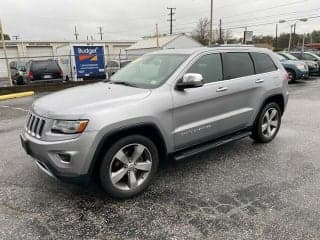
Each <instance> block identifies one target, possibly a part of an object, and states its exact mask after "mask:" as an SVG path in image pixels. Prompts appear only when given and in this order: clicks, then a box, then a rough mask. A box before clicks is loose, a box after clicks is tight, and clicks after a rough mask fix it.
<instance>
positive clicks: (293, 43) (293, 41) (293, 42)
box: [291, 23, 297, 48]
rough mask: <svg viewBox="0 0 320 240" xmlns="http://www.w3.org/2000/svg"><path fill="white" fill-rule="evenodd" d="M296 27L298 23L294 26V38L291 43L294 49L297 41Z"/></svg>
mask: <svg viewBox="0 0 320 240" xmlns="http://www.w3.org/2000/svg"><path fill="white" fill-rule="evenodd" d="M296 25H297V23H294V24H293V36H292V43H291V45H292V47H293V48H294V45H295V40H296Z"/></svg>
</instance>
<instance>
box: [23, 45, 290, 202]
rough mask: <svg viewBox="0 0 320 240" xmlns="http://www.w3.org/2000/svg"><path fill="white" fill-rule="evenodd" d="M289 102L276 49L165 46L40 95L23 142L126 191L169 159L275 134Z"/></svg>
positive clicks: (142, 184) (75, 171) (58, 166)
mask: <svg viewBox="0 0 320 240" xmlns="http://www.w3.org/2000/svg"><path fill="white" fill-rule="evenodd" d="M287 100H288V75H287V73H286V71H285V70H284V69H283V67H282V65H281V63H280V62H279V61H278V60H277V57H275V56H274V54H273V53H272V52H271V51H269V50H266V49H259V48H253V47H247V48H245V47H233V48H230V47H223V48H222V47H219V48H201V49H188V50H164V51H160V52H156V53H151V54H147V55H144V56H142V57H141V58H139V59H137V60H135V61H134V62H132V63H130V64H129V65H127V66H126V67H125V68H123V69H122V70H121V71H119V72H117V73H116V74H115V75H113V76H112V78H111V79H110V81H108V82H100V83H96V84H92V85H86V86H80V87H76V88H72V89H67V90H63V91H61V92H57V93H53V94H51V95H47V96H45V97H42V98H40V99H38V100H37V101H35V102H34V104H33V105H32V108H31V110H30V112H29V114H28V116H27V121H26V124H25V127H24V129H23V132H22V134H21V142H22V145H23V147H24V149H25V150H26V152H27V153H28V154H29V155H30V156H32V157H33V158H35V160H36V163H37V165H38V166H39V167H40V169H42V170H43V171H45V172H46V173H47V174H49V175H51V176H54V177H57V178H60V179H65V180H83V179H88V177H91V176H97V177H99V179H100V182H101V184H102V186H103V188H104V189H105V191H106V192H107V193H109V194H110V195H111V196H113V197H118V198H127V197H131V196H133V195H135V194H138V193H140V192H141V191H142V190H144V189H145V188H146V187H147V186H148V185H149V184H150V181H151V179H152V178H153V177H154V175H155V173H156V171H157V168H158V164H159V162H160V161H164V160H166V159H167V158H168V157H170V158H171V159H172V158H173V159H175V160H182V159H185V158H187V157H190V156H192V155H195V154H198V153H200V152H203V151H206V150H208V149H212V148H214V147H216V146H219V145H221V144H225V143H228V142H230V141H234V140H238V139H240V138H244V137H247V136H251V138H253V139H254V140H255V141H257V142H261V143H267V142H270V141H271V140H273V139H274V137H275V136H276V135H277V133H278V130H279V128H280V123H281V117H282V114H283V112H284V110H285V106H286V104H287ZM89 179H90V178H89Z"/></svg>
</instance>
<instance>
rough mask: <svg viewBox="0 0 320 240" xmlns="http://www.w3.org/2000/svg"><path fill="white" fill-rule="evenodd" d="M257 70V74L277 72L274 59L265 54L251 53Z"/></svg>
mask: <svg viewBox="0 0 320 240" xmlns="http://www.w3.org/2000/svg"><path fill="white" fill-rule="evenodd" d="M251 56H252V59H253V61H254V66H255V68H256V73H257V74H259V73H267V72H273V71H276V70H277V68H276V66H275V64H274V62H273V61H272V59H271V58H270V57H269V56H268V55H267V54H264V53H251Z"/></svg>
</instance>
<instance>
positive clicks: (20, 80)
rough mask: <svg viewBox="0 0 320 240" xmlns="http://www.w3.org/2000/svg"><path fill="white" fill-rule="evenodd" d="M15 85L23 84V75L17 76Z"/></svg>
mask: <svg viewBox="0 0 320 240" xmlns="http://www.w3.org/2000/svg"><path fill="white" fill-rule="evenodd" d="M17 85H24V82H23V77H19V78H17Z"/></svg>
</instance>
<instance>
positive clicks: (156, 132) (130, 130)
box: [89, 123, 168, 176]
mask: <svg viewBox="0 0 320 240" xmlns="http://www.w3.org/2000/svg"><path fill="white" fill-rule="evenodd" d="M134 134H138V135H142V136H144V137H147V138H149V139H150V140H152V141H153V142H154V144H155V145H156V147H157V149H158V151H159V158H160V161H166V160H167V158H168V149H167V146H166V142H165V139H164V137H163V135H162V133H161V131H160V129H159V128H158V127H157V126H156V125H155V124H154V123H141V124H136V125H132V126H127V127H122V128H118V129H115V130H113V131H111V132H109V133H107V134H105V135H104V136H103V137H102V139H101V140H100V142H99V143H98V145H97V148H96V150H95V153H94V156H93V159H92V161H91V164H90V167H89V175H91V176H92V175H95V173H96V172H97V171H98V170H99V166H100V164H101V161H102V157H103V155H104V154H105V152H106V150H107V149H108V148H109V147H110V146H111V145H112V143H114V142H115V141H117V140H119V139H121V138H123V137H125V136H129V135H134Z"/></svg>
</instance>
